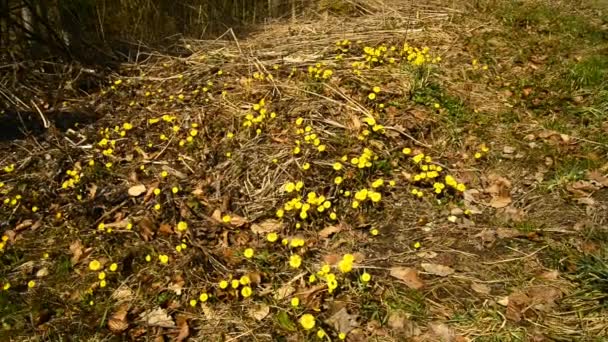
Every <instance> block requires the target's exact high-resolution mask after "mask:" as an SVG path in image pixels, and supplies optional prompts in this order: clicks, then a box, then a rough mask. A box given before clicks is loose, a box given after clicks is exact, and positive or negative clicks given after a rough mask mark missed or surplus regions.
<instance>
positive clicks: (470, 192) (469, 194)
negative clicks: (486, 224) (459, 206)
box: [463, 189, 482, 215]
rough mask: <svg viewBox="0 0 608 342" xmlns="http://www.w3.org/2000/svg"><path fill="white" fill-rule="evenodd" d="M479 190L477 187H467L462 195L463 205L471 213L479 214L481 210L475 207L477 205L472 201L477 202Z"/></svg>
mask: <svg viewBox="0 0 608 342" xmlns="http://www.w3.org/2000/svg"><path fill="white" fill-rule="evenodd" d="M479 195H480V192H479V190H477V189H467V190H465V192H464V194H463V196H464V206H465V208H466V209H468V210H469V211H470V212H471V214H474V215H476V214H481V212H482V211H481V210H479V208H477V206H475V205H474V203H479V199H478V197H479Z"/></svg>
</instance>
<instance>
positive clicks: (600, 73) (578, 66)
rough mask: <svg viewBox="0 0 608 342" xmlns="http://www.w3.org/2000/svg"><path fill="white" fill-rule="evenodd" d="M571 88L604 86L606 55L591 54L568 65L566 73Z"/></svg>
mask: <svg viewBox="0 0 608 342" xmlns="http://www.w3.org/2000/svg"><path fill="white" fill-rule="evenodd" d="M567 79H568V81H569V82H570V83H571V87H572V89H581V88H589V87H593V88H595V87H606V86H607V84H608V56H606V55H591V56H587V57H585V58H584V59H582V60H581V61H580V62H578V63H575V64H574V65H572V66H571V67H570V70H569V73H568V75H567Z"/></svg>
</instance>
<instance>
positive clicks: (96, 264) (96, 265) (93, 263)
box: [89, 260, 101, 271]
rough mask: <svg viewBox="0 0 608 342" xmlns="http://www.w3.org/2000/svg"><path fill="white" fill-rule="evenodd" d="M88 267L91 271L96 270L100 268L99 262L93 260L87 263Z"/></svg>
mask: <svg viewBox="0 0 608 342" xmlns="http://www.w3.org/2000/svg"><path fill="white" fill-rule="evenodd" d="M89 269H90V270H91V271H98V270H99V269H101V263H100V262H99V261H98V260H93V261H91V262H90V263H89Z"/></svg>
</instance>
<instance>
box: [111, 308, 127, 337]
mask: <svg viewBox="0 0 608 342" xmlns="http://www.w3.org/2000/svg"><path fill="white" fill-rule="evenodd" d="M128 311H129V306H128V305H126V304H124V305H121V306H119V307H118V308H117V309H116V311H114V312H113V313H112V315H111V316H110V319H109V320H108V329H110V331H111V332H112V333H114V334H120V333H122V332H123V331H125V330H127V328H129V323H128V322H127V313H128Z"/></svg>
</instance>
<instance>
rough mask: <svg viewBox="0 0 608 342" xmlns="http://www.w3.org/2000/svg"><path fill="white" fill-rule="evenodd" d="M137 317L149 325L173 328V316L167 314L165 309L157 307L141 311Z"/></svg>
mask: <svg viewBox="0 0 608 342" xmlns="http://www.w3.org/2000/svg"><path fill="white" fill-rule="evenodd" d="M139 317H140V318H141V319H142V320H143V321H144V322H145V323H146V324H147V325H149V326H152V327H161V328H175V322H174V321H173V318H172V317H171V316H169V314H168V313H167V311H165V309H162V308H160V307H157V308H156V309H150V310H147V311H144V312H142V313H141V314H140V315H139Z"/></svg>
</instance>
